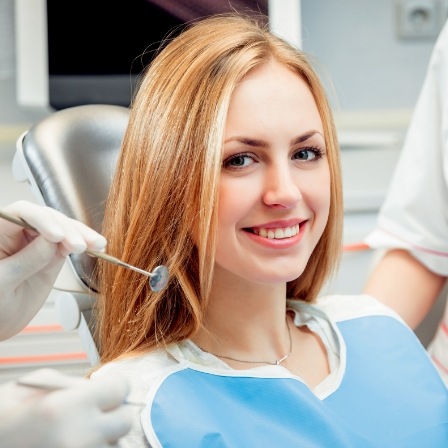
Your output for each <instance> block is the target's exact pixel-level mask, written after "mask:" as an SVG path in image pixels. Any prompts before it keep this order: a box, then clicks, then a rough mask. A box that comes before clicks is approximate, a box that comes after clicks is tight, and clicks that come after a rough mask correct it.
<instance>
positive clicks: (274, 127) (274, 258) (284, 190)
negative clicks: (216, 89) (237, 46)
mask: <svg viewBox="0 0 448 448" xmlns="http://www.w3.org/2000/svg"><path fill="white" fill-rule="evenodd" d="M329 207H330V173H329V167H328V160H327V156H326V148H325V141H324V137H323V126H322V121H321V118H320V115H319V112H318V109H317V106H316V104H315V101H314V99H313V96H312V94H311V92H310V90H309V88H308V87H307V85H306V84H305V82H304V81H303V80H302V79H301V78H300V77H299V76H298V75H296V74H295V73H293V72H292V71H290V70H288V69H287V68H286V67H284V66H282V65H280V64H278V63H270V64H266V65H263V66H262V67H259V68H257V69H255V70H254V71H252V72H251V73H249V75H248V76H247V77H245V78H244V79H243V80H242V82H240V83H239V85H238V86H237V88H236V90H235V92H234V94H233V97H232V99H231V103H230V108H229V111H228V115H227V123H226V129H225V139H224V155H223V163H222V171H221V179H220V194H219V218H218V220H219V224H218V226H219V228H218V245H217V252H216V272H217V273H218V272H220V273H226V274H230V275H234V276H239V277H242V278H244V279H246V280H248V281H251V282H256V283H279V282H287V281H291V280H294V279H296V278H297V277H299V276H300V275H301V274H302V272H303V270H304V269H305V267H306V264H307V262H308V259H309V258H310V256H311V254H312V252H313V250H314V247H315V246H316V244H317V242H318V241H319V238H320V237H321V235H322V233H323V231H324V228H325V225H326V222H327V219H328V213H329Z"/></svg>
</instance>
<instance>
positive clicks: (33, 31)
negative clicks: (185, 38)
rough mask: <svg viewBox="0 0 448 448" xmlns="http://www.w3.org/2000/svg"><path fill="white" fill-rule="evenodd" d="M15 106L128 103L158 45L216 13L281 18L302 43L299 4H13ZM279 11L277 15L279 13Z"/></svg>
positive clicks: (56, 0) (161, 0) (182, 0)
mask: <svg viewBox="0 0 448 448" xmlns="http://www.w3.org/2000/svg"><path fill="white" fill-rule="evenodd" d="M15 6H16V38H17V45H16V60H17V101H18V104H19V105H22V106H39V107H41V106H44V107H48V106H50V108H51V109H56V110H58V109H64V108H67V107H72V106H77V105H81V104H116V105H121V106H129V104H130V102H131V99H132V96H133V95H134V94H135V90H136V88H137V82H138V76H139V75H140V74H141V73H142V72H143V70H144V69H145V67H146V66H147V65H148V64H149V63H150V62H151V60H152V58H153V56H154V55H155V54H156V52H157V50H158V49H159V46H160V43H161V42H162V41H163V40H164V39H166V38H167V37H168V36H169V37H173V36H175V35H176V34H178V33H179V32H180V31H181V30H182V29H183V27H184V26H185V24H187V23H189V22H191V21H192V20H196V19H198V18H201V17H205V16H208V15H211V14H214V13H221V12H229V11H234V10H236V11H241V12H245V13H252V12H254V13H256V14H262V15H264V16H268V15H269V20H270V23H271V22H272V20H273V16H275V20H276V22H277V23H278V24H279V26H278V30H280V31H283V30H287V29H288V28H290V32H289V34H290V35H292V36H293V39H295V38H296V36H297V38H299V34H300V30H299V29H298V28H299V27H298V26H297V25H298V24H299V23H300V0H230V1H229V0H195V1H191V0H120V1H118V0H77V1H76V2H64V1H61V0H15ZM274 13H275V14H274Z"/></svg>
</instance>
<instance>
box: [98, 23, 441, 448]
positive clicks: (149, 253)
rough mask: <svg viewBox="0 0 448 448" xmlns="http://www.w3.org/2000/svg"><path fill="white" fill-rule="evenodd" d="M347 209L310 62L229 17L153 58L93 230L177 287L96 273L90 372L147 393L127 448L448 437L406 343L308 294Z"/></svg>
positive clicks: (330, 267)
mask: <svg viewBox="0 0 448 448" xmlns="http://www.w3.org/2000/svg"><path fill="white" fill-rule="evenodd" d="M261 19H262V20H261V23H264V21H265V20H264V19H265V18H261ZM342 212H343V209H342V197H341V172H340V166H339V153H338V144H337V137H336V132H335V129H334V124H333V120H332V114H331V111H330V108H329V105H328V102H327V99H326V96H325V92H324V90H323V88H322V86H321V84H320V82H319V79H318V78H317V76H316V74H315V72H314V70H313V68H312V66H311V64H310V63H309V61H308V59H307V58H306V56H305V55H304V54H303V53H301V52H300V51H298V50H297V49H295V48H293V47H292V46H291V45H289V44H288V43H286V42H285V41H283V40H281V39H280V38H278V37H276V36H274V35H272V34H271V33H269V32H268V31H267V28H266V26H264V25H259V24H258V23H257V20H256V19H254V18H246V17H243V16H240V15H221V16H216V17H211V18H208V19H205V20H203V21H199V22H197V23H195V24H192V25H191V27H189V29H187V30H186V31H184V32H183V33H181V34H180V35H179V37H177V38H175V39H173V40H172V41H171V42H170V43H169V44H168V45H167V46H166V47H165V49H164V50H162V51H161V52H160V54H159V55H158V56H157V57H156V58H155V60H154V61H153V63H152V64H151V66H150V67H149V68H148V70H147V71H146V74H145V76H144V77H143V79H142V82H141V85H140V88H139V91H138V93H137V95H136V97H135V100H134V102H133V104H132V107H131V112H130V121H129V125H128V128H127V131H126V134H125V137H124V141H123V145H122V148H121V153H120V157H119V160H118V167H117V170H116V175H115V178H114V181H113V186H112V190H111V192H110V195H109V198H108V202H107V207H106V217H105V227H104V234H105V236H106V237H107V239H108V252H109V253H110V254H112V255H114V256H119V257H120V258H121V259H122V260H124V261H125V262H127V263H129V264H132V265H137V266H141V267H142V268H143V269H147V268H150V266H152V265H153V264H154V263H156V264H164V265H167V266H168V268H169V271H170V274H171V276H170V279H169V283H168V286H167V288H166V289H164V290H163V291H161V292H155V291H151V289H150V288H149V287H148V284H147V282H146V281H145V279H142V278H141V276H138V275H136V274H135V273H133V272H132V271H129V270H125V269H122V268H120V267H116V266H113V265H110V264H102V265H101V269H100V273H99V282H100V291H101V296H100V300H99V303H98V307H97V313H98V316H99V325H98V334H97V338H98V341H99V343H100V347H99V348H100V355H101V362H102V365H101V366H100V367H99V369H98V370H97V371H96V372H94V373H93V376H95V377H101V376H107V375H108V374H109V373H111V372H112V373H120V374H122V375H125V376H126V377H128V379H129V381H130V383H131V392H130V396H129V399H130V400H132V401H138V402H141V401H142V400H145V399H146V400H147V401H146V404H145V406H144V409H143V411H142V412H141V414H140V415H136V416H135V424H134V428H133V430H132V431H131V433H130V435H129V436H127V437H126V438H125V439H124V441H123V442H122V446H124V447H133V448H135V447H147V446H148V444H149V446H151V447H153V448H154V447H163V446H173V447H185V446H189V447H190V446H191V447H193V446H194V447H209V446H220V447H229V446H232V447H235V446H245V447H247V446H269V447H277V446H281V447H282V448H289V447H297V446H332V447H359V446H363V447H373V446H376V447H377V446H381V447H396V446H406V447H420V446H422V445H424V446H434V447H435V446H443V444H445V443H446V442H447V430H448V427H447V424H448V423H447V421H446V415H448V393H447V390H446V388H445V387H444V385H443V384H442V382H441V380H440V378H439V377H438V375H437V372H436V371H435V369H434V366H433V365H432V364H431V362H430V361H429V359H428V357H427V355H426V353H425V351H424V349H423V347H422V346H421V345H420V343H419V342H418V340H417V339H416V338H415V336H414V335H413V333H412V331H410V329H409V328H408V327H406V326H405V325H404V324H403V322H402V321H401V320H400V319H399V318H398V317H397V315H396V314H394V312H393V311H391V310H390V309H388V308H386V307H385V306H383V305H380V304H379V303H378V302H377V301H375V300H374V299H373V298H371V297H369V296H354V297H348V296H332V297H321V298H318V297H317V296H318V292H319V291H320V290H321V288H322V285H323V283H324V282H325V281H326V279H327V278H328V276H329V275H330V274H331V273H332V272H333V271H334V269H336V267H337V262H338V258H339V251H340V248H341V228H342ZM428 379H430V381H428ZM217 403H219V406H217ZM360 409H362V412H359V410H360ZM241 422H244V428H245V430H244V431H241V430H240V428H241Z"/></svg>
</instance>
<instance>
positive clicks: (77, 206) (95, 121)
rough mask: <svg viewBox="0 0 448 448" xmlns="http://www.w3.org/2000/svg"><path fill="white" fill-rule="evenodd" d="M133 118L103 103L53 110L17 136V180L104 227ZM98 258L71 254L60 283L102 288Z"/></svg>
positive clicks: (78, 289)
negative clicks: (68, 273)
mask: <svg viewBox="0 0 448 448" xmlns="http://www.w3.org/2000/svg"><path fill="white" fill-rule="evenodd" d="M128 118H129V111H128V109H127V108H125V107H121V106H113V105H101V104H99V105H83V106H76V107H72V108H68V109H63V110H60V111H57V112H54V113H52V114H51V115H49V116H48V117H45V118H44V119H42V120H41V121H39V122H38V123H36V124H34V125H33V126H32V127H31V128H30V129H29V130H28V131H27V132H25V133H24V134H23V135H22V136H21V137H20V138H19V139H18V141H17V150H16V154H15V156H14V161H13V173H14V176H15V178H16V180H18V181H26V182H29V184H30V186H31V188H32V190H33V192H34V194H35V195H36V197H37V199H38V200H39V201H40V202H41V203H42V204H44V205H47V206H49V207H52V208H54V209H56V210H59V211H60V212H62V213H64V214H65V215H67V216H69V217H71V218H74V219H77V220H79V221H82V222H84V223H85V224H87V225H88V226H90V227H92V228H94V229H95V230H97V231H101V225H102V221H103V215H104V206H105V200H106V197H107V194H108V192H109V189H110V184H111V180H112V177H113V174H114V171H115V166H116V161H117V157H118V153H119V149H120V146H121V142H122V139H123V136H124V132H125V129H126V126H127V123H128ZM95 263H96V259H95V258H92V257H89V256H87V255H71V256H70V260H69V264H70V265H71V266H70V267H69V269H71V270H72V271H73V273H74V274H75V277H76V278H75V279H74V280H71V281H70V282H68V284H67V285H66V286H64V285H61V284H60V282H59V284H58V285H57V289H60V290H65V291H69V292H75V293H84V294H87V295H89V296H92V293H95V292H96V291H97V285H96V284H95V281H94V278H93V276H92V273H93V270H94V269H95ZM57 283H58V282H57ZM64 300H66V299H64ZM76 300H77V301H78V302H79V303H78V305H77V306H78V308H80V310H81V311H88V308H89V305H86V304H85V298H80V297H77V299H76ZM81 302H82V303H83V304H81ZM75 321H76V319H75ZM68 326H72V324H70V325H68ZM89 326H90V327H91V326H92V324H91V323H89ZM91 363H92V364H94V361H93V360H92V359H91Z"/></svg>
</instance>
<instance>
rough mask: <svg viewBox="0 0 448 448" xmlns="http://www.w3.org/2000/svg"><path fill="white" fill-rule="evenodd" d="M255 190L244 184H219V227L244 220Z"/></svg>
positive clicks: (252, 201)
mask: <svg viewBox="0 0 448 448" xmlns="http://www.w3.org/2000/svg"><path fill="white" fill-rule="evenodd" d="M254 190H255V189H254V188H253V186H252V188H249V186H248V185H246V184H245V182H235V181H233V182H221V185H220V189H219V202H218V222H219V227H220V228H221V227H224V226H226V225H229V224H235V223H237V222H238V221H239V220H240V219H242V218H244V216H245V215H246V213H247V211H248V210H249V209H250V208H251V205H252V204H253V203H254V200H255V196H256V194H254V193H255V191H254Z"/></svg>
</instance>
